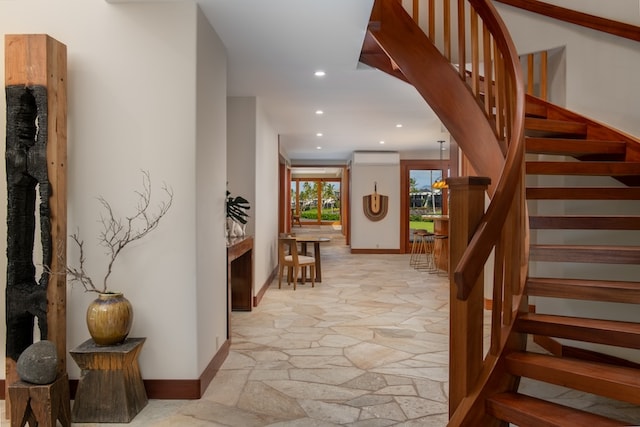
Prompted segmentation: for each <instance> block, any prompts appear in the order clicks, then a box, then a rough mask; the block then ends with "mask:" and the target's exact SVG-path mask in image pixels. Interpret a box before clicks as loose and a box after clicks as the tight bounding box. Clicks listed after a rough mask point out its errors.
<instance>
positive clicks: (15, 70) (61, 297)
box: [5, 34, 67, 409]
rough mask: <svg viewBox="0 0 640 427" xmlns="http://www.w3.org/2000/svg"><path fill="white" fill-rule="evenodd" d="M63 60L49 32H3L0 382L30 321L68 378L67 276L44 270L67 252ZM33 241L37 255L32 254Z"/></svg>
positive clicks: (12, 367)
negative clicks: (2, 330) (1, 334)
mask: <svg viewBox="0 0 640 427" xmlns="http://www.w3.org/2000/svg"><path fill="white" fill-rule="evenodd" d="M66 62H67V52H66V46H64V45H63V44H62V43H59V42H57V41H56V40H54V39H52V38H50V37H49V36H47V35H44V34H30V35H6V36H5V92H6V102H7V123H6V129H7V137H6V154H5V160H6V173H7V197H8V205H7V286H6V300H5V302H6V323H7V337H6V355H7V357H6V376H5V378H6V380H5V388H6V386H9V385H11V384H14V383H16V382H17V380H18V375H17V373H16V362H17V360H18V357H19V356H20V354H21V353H22V352H23V351H24V350H25V349H26V348H27V347H29V345H31V344H32V343H33V335H34V329H35V321H36V319H37V321H38V324H37V325H38V329H39V331H40V338H41V339H46V340H48V341H51V342H53V343H54V344H55V346H56V351H57V355H58V369H57V372H58V378H60V377H62V376H64V377H65V378H66V375H65V374H66V352H67V348H66V278H65V277H64V276H56V275H50V274H48V271H57V270H58V269H59V266H58V264H59V263H60V262H65V260H64V255H65V253H66V235H67V227H66V172H65V168H66V153H67V151H66V103H67V98H66V96H67V95H66V73H67V68H66ZM38 231H39V237H37V236H36V234H37V233H38ZM37 238H39V242H38V244H36V239H37ZM53 242H55V245H54V243H53ZM54 246H55V250H56V251H58V250H60V251H61V253H62V260H60V259H59V258H60V257H58V256H54V254H53V252H54ZM36 247H42V254H35V255H36V256H35V257H34V248H36ZM34 258H36V261H34ZM39 264H42V265H43V268H42V269H41V270H42V271H43V272H42V274H40V277H36V274H37V268H36V265H39ZM45 266H46V267H47V268H44V267H45ZM6 395H7V394H6V393H5V396H6ZM9 407H10V402H9V400H8V399H7V409H9Z"/></svg>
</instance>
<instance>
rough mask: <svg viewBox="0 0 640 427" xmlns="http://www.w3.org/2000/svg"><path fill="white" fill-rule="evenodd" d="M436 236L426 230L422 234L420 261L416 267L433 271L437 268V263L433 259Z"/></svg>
mask: <svg viewBox="0 0 640 427" xmlns="http://www.w3.org/2000/svg"><path fill="white" fill-rule="evenodd" d="M434 237H435V235H434V234H433V233H429V232H426V233H425V234H424V235H423V236H422V242H421V244H420V251H419V255H418V261H417V263H416V267H415V268H416V269H418V270H422V271H432V270H433V269H434V268H435V263H434V261H433V248H434Z"/></svg>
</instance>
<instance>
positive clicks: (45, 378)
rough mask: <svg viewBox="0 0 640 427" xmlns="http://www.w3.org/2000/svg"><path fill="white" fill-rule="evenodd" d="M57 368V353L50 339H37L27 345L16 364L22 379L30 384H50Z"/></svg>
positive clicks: (54, 377) (53, 379)
mask: <svg viewBox="0 0 640 427" xmlns="http://www.w3.org/2000/svg"><path fill="white" fill-rule="evenodd" d="M57 369H58V353H57V351H56V346H55V344H54V343H52V342H51V341H46V340H43V341H38V342H36V343H33V344H31V345H30V346H29V347H27V348H26V349H25V350H24V351H23V352H22V354H21V355H20V357H19V358H18V363H17V366H16V371H17V372H18V376H19V377H20V379H21V380H22V381H25V382H28V383H32V384H39V385H43V384H51V383H52V382H54V381H55V379H56V375H57Z"/></svg>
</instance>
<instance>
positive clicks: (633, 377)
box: [506, 352, 640, 405]
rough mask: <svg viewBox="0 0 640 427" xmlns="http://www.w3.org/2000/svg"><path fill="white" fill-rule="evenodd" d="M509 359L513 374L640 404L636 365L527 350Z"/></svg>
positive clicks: (639, 387) (511, 355)
mask: <svg viewBox="0 0 640 427" xmlns="http://www.w3.org/2000/svg"><path fill="white" fill-rule="evenodd" d="M506 362H507V369H508V371H509V372H511V373H512V374H513V375H518V376H522V377H527V378H532V379H535V380H538V381H544V382H547V383H551V384H556V385H560V386H563V387H568V388H572V389H575V390H580V391H584V392H587V393H592V394H597V395H599V396H604V397H609V398H611V399H617V400H620V401H623V402H629V403H633V404H636V405H638V404H640V375H638V371H637V370H636V369H633V368H627V367H620V366H611V365H606V364H603V363H596V362H587V361H583V360H578V359H569V358H566V357H565V358H561V357H555V356H548V355H545V354H537V353H527V352H514V353H511V354H509V355H508V356H507V357H506Z"/></svg>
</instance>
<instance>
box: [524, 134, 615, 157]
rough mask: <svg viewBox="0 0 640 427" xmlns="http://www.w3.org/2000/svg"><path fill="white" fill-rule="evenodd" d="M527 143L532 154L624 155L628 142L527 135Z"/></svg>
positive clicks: (527, 147)
mask: <svg viewBox="0 0 640 427" xmlns="http://www.w3.org/2000/svg"><path fill="white" fill-rule="evenodd" d="M525 144H526V151H527V153H532V154H557V155H563V156H574V157H578V156H584V155H588V154H616V155H620V156H624V155H625V153H626V143H625V142H624V141H600V140H592V139H567V138H536V137H526V138H525Z"/></svg>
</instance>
